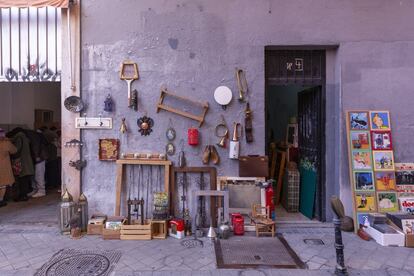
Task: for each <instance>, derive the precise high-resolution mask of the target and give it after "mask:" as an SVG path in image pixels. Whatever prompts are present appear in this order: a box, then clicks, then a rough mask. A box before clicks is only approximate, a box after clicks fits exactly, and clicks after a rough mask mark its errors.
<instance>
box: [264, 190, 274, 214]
mask: <svg viewBox="0 0 414 276" xmlns="http://www.w3.org/2000/svg"><path fill="white" fill-rule="evenodd" d="M266 208H269V211H270V218H271V219H274V218H275V204H274V202H273V186H272V185H269V186H268V187H267V188H266Z"/></svg>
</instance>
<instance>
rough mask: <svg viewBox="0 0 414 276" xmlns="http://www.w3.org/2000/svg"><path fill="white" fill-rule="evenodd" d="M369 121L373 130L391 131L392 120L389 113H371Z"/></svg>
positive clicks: (378, 111) (376, 111)
mask: <svg viewBox="0 0 414 276" xmlns="http://www.w3.org/2000/svg"><path fill="white" fill-rule="evenodd" d="M369 121H370V128H371V130H391V120H390V112H389V111H384V110H373V111H370V112H369Z"/></svg>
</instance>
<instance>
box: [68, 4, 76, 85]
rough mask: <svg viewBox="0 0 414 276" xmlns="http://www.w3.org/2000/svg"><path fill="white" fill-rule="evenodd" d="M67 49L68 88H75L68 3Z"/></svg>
mask: <svg viewBox="0 0 414 276" xmlns="http://www.w3.org/2000/svg"><path fill="white" fill-rule="evenodd" d="M67 21H68V22H67V23H68V50H69V66H70V70H69V78H70V89H71V90H72V91H75V90H76V86H75V81H74V80H73V75H74V73H73V61H72V28H71V23H70V5H69V6H68V20H67Z"/></svg>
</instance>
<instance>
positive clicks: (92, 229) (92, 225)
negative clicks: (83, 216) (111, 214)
mask: <svg viewBox="0 0 414 276" xmlns="http://www.w3.org/2000/svg"><path fill="white" fill-rule="evenodd" d="M98 217H102V218H104V220H103V221H102V223H101V222H91V221H93V219H96V218H98ZM106 218H107V216H106V215H103V214H93V215H92V216H91V219H90V220H89V221H88V226H87V234H88V235H102V232H103V229H104V225H105V221H106Z"/></svg>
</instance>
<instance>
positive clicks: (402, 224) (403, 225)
mask: <svg viewBox="0 0 414 276" xmlns="http://www.w3.org/2000/svg"><path fill="white" fill-rule="evenodd" d="M387 218H388V219H389V220H390V221H392V223H394V224H395V225H396V226H397V227H398V228H400V229H401V230H402V231H403V233H404V234H414V215H413V214H407V213H387Z"/></svg>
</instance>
